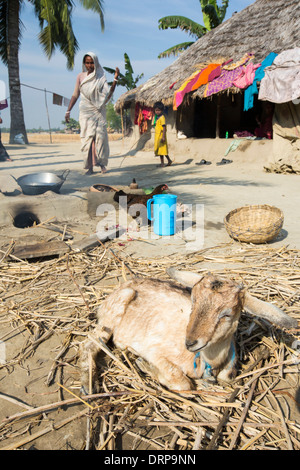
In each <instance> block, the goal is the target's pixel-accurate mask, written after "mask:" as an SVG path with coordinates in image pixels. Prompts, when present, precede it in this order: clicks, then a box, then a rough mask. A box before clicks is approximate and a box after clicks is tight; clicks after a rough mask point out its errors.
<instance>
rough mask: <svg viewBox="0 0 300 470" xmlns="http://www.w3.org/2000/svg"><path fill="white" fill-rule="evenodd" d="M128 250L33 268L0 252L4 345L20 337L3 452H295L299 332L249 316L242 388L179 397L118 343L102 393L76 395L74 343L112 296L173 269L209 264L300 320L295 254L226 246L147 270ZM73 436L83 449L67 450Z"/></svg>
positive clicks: (243, 335) (299, 438) (111, 248)
mask: <svg viewBox="0 0 300 470" xmlns="http://www.w3.org/2000/svg"><path fill="white" fill-rule="evenodd" d="M233 248H234V249H233ZM122 250H124V249H123V248H121V247H120V246H119V245H118V244H117V243H116V242H109V243H107V244H105V246H104V245H103V246H100V247H98V248H96V249H93V250H92V251H90V252H88V253H71V254H68V255H66V256H64V257H61V258H58V259H52V260H49V259H48V260H39V261H36V262H26V261H21V260H18V259H14V258H13V257H10V255H9V252H8V251H7V252H5V253H4V252H2V254H1V253H0V268H1V278H0V296H1V299H2V302H1V316H0V322H1V338H0V340H1V341H2V342H3V341H8V340H9V341H10V342H14V338H17V336H18V334H21V333H22V338H23V341H22V343H20V342H17V340H15V341H16V342H15V345H14V348H13V350H12V351H10V352H9V357H7V361H6V362H5V363H3V364H2V366H1V369H0V381H1V382H2V384H3V386H2V388H1V390H2V392H1V394H0V401H1V402H2V403H1V405H2V406H1V407H2V409H5V408H6V407H7V410H10V409H14V412H11V413H8V412H7V411H6V412H4V414H3V413H2V415H1V419H0V449H29V448H37V449H44V448H53V449H62V448H72V449H84V448H86V449H99V450H102V449H109V450H114V449H120V448H123V449H137V450H139V449H148V450H192V449H196V450H198V449H199V450H201V449H239V450H242V449H243V450H245V449H251V450H252V449H258V450H262V449H294V450H299V449H300V421H299V407H300V395H299V367H300V366H299V365H298V364H297V347H295V345H296V346H297V338H298V333H299V332H298V331H297V330H295V331H289V332H287V331H282V330H279V329H276V328H274V327H272V326H270V325H269V324H267V323H265V322H263V321H262V320H259V319H255V318H250V317H249V316H248V315H245V314H243V315H242V318H241V322H240V326H239V329H238V332H237V344H238V357H239V367H240V370H239V375H238V377H237V378H236V380H235V381H234V382H233V383H232V384H231V385H222V384H218V385H209V386H205V385H203V387H202V388H201V389H200V390H197V391H190V392H187V393H186V394H185V395H184V396H183V395H180V394H178V393H176V391H169V390H166V389H164V388H163V387H161V386H160V385H159V384H158V383H157V382H155V381H154V380H153V379H152V378H151V377H150V376H149V375H148V374H146V373H143V372H141V370H140V369H139V368H138V367H137V365H136V362H135V360H136V358H135V357H133V356H132V355H131V354H130V353H129V352H126V351H125V352H121V351H119V350H116V349H114V347H113V346H112V345H111V344H109V345H108V348H105V349H104V350H103V357H102V358H100V361H101V362H102V366H101V374H102V378H101V380H102V384H103V389H102V390H101V391H100V393H98V394H94V395H92V394H91V395H89V396H87V397H81V396H80V392H79V376H80V371H79V367H78V345H79V343H80V342H81V341H82V340H83V339H84V338H85V337H86V335H87V334H88V332H89V330H90V328H91V327H92V325H93V322H94V321H95V320H94V316H93V314H94V312H95V311H96V309H97V307H98V306H99V305H100V304H101V302H102V301H103V299H104V298H105V296H106V295H107V294H108V293H109V292H111V291H112V290H113V289H114V287H115V286H116V284H118V283H119V282H122V281H123V280H124V279H129V278H131V277H132V276H135V275H138V276H146V277H149V276H151V277H160V278H167V276H166V274H165V270H166V268H167V267H169V266H171V265H177V266H178V267H179V268H182V269H188V270H191V271H198V272H200V271H201V270H202V269H204V268H203V267H202V266H204V263H209V264H210V266H212V268H211V269H213V268H214V267H215V269H214V271H216V272H217V273H219V274H221V275H225V276H230V277H231V278H234V279H236V280H238V281H239V282H240V281H242V282H243V283H244V284H245V285H247V287H248V288H249V290H250V291H251V293H253V294H255V295H256V296H257V297H259V298H261V299H263V300H268V301H274V302H276V304H277V305H278V306H279V307H281V308H283V309H284V310H285V311H286V312H287V313H288V314H290V315H291V316H293V317H295V318H298V317H299V305H300V292H299V287H300V266H299V253H298V251H296V250H290V249H288V248H286V247H282V248H280V249H278V248H277V249H274V248H272V247H270V246H267V245H265V246H260V247H258V246H249V245H240V246H239V245H237V244H234V245H233V244H229V245H226V246H223V247H214V248H211V249H208V250H204V251H202V252H199V253H197V254H191V255H176V256H175V255H172V256H170V257H164V258H163V259H152V260H143V259H133V258H129V257H127V256H126V254H125V251H122ZM55 339H56V340H57V342H56V343H54V340H55ZM41 349H44V350H46V351H47V355H48V362H46V369H41V370H39V368H38V367H35V368H34V367H33V365H34V364H35V365H36V362H34V361H35V360H36V357H38V354H39V351H40V350H41ZM40 367H42V363H40ZM24 369H25V370H26V371H27V372H28V379H27V381H28V383H26V384H25V385H26V386H25V387H24V388H25V392H26V393H25V392H24V395H23V396H21V395H20V390H21V388H20V387H19V388H18V387H17V386H16V385H15V384H16V383H17V380H18V379H17V375H16V374H18V372H20V371H24ZM39 375H40V376H39ZM33 378H34V379H33ZM34 382H36V384H38V387H37V388H36V389H35V392H36V393H32V391H33V390H34V389H33V387H34ZM9 387H10V389H9ZM3 390H5V393H4V392H3ZM47 391H48V392H47ZM50 392H51V393H50ZM37 398H39V401H38V400H37ZM12 405H13V406H15V408H9V407H11V406H12ZM20 407H21V409H20ZM72 426H73V427H72ZM75 428H76V432H77V433H78V429H81V431H82V436H83V437H82V438H81V439H78V437H76V439H75V436H74V439H73V440H72V433H73V431H74V429H75ZM61 430H62V431H63V434H62V436H66V435H68V436H69V438H68V444H67V443H66V441H65V440H64V439H63V438H62V439H60V434H59V433H60V431H61ZM45 438H46V440H45ZM45 442H46V443H45Z"/></svg>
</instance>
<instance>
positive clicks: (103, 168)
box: [100, 165, 107, 173]
mask: <svg viewBox="0 0 300 470" xmlns="http://www.w3.org/2000/svg"><path fill="white" fill-rule="evenodd" d="M100 168H101V173H107V169H106V168H105V166H103V165H100Z"/></svg>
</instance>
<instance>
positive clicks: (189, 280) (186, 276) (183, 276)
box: [167, 268, 203, 288]
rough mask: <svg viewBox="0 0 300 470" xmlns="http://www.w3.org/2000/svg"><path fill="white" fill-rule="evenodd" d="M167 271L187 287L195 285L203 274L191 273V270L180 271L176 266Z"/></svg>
mask: <svg viewBox="0 0 300 470" xmlns="http://www.w3.org/2000/svg"><path fill="white" fill-rule="evenodd" d="M167 273H168V274H169V276H170V277H171V278H172V279H175V281H178V282H179V283H180V284H182V285H183V286H185V287H190V288H192V287H194V285H195V284H196V283H197V282H198V281H200V279H202V277H203V276H201V274H196V273H191V272H190V271H178V270H177V269H175V268H168V269H167Z"/></svg>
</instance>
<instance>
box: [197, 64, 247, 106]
mask: <svg viewBox="0 0 300 470" xmlns="http://www.w3.org/2000/svg"><path fill="white" fill-rule="evenodd" d="M242 69H243V66H240V67H238V68H236V69H233V70H222V73H221V75H220V77H218V78H216V79H215V80H213V81H212V82H210V83H208V84H207V87H206V89H205V92H204V96H205V98H207V97H208V96H211V95H214V94H215V93H219V92H220V91H224V90H227V89H228V88H231V87H232V85H233V82H234V80H235V79H236V78H237V77H238V76H239V75H240V73H241V71H242Z"/></svg>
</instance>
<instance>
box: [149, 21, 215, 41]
mask: <svg viewBox="0 0 300 470" xmlns="http://www.w3.org/2000/svg"><path fill="white" fill-rule="evenodd" d="M158 28H159V29H168V28H170V29H177V28H178V29H181V30H182V31H184V32H186V33H188V34H190V35H191V36H194V37H195V38H196V39H198V38H200V37H202V36H203V34H205V33H206V31H207V30H206V28H205V27H204V26H202V25H200V24H198V23H196V22H195V21H193V20H190V19H189V18H186V17H185V16H165V17H164V18H160V19H159V20H158Z"/></svg>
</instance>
